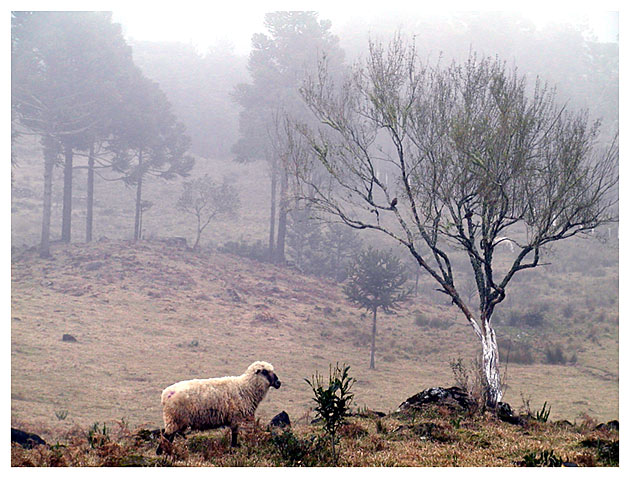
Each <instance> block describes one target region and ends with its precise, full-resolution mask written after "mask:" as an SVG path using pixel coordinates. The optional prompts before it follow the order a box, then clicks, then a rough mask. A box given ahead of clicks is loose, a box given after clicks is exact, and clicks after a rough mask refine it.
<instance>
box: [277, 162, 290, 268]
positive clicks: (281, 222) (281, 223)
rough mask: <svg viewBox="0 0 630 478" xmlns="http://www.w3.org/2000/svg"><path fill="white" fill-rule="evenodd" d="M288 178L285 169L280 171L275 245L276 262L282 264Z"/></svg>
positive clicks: (287, 205) (285, 230)
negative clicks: (278, 209)
mask: <svg viewBox="0 0 630 478" xmlns="http://www.w3.org/2000/svg"><path fill="white" fill-rule="evenodd" d="M288 185H289V178H288V176H287V172H286V170H285V169H284V168H283V169H282V170H281V171H280V211H279V213H278V240H277V245H276V254H275V256H276V260H275V262H276V264H284V244H285V239H286V235H287V214H288V212H289V211H288V210H289V204H288V198H287V188H288Z"/></svg>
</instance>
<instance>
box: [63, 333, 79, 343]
mask: <svg viewBox="0 0 630 478" xmlns="http://www.w3.org/2000/svg"><path fill="white" fill-rule="evenodd" d="M61 340H62V341H63V342H76V341H77V339H75V338H74V336H73V335H70V334H63V336H62V337H61Z"/></svg>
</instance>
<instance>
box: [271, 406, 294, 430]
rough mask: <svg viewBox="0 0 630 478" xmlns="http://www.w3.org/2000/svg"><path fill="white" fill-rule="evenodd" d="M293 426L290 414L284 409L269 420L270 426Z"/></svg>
mask: <svg viewBox="0 0 630 478" xmlns="http://www.w3.org/2000/svg"><path fill="white" fill-rule="evenodd" d="M290 426H291V420H290V419H289V414H288V413H287V412H285V411H284V410H283V411H281V412H280V413H278V414H277V415H276V416H275V417H273V418H272V419H271V421H270V422H269V427H270V428H285V427H290Z"/></svg>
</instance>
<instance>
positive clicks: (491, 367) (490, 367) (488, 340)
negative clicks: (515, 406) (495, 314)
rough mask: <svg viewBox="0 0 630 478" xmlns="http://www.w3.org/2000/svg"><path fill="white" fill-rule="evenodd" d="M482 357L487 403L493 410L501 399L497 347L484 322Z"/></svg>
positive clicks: (492, 331) (489, 329)
mask: <svg viewBox="0 0 630 478" xmlns="http://www.w3.org/2000/svg"><path fill="white" fill-rule="evenodd" d="M481 347H482V355H483V371H484V375H485V377H486V381H487V382H488V383H487V386H488V389H487V392H488V396H487V403H488V406H490V407H492V408H494V407H495V406H496V404H497V403H498V402H500V401H501V398H502V397H503V390H502V389H501V374H500V371H499V347H498V346H497V338H496V335H495V333H494V329H493V328H492V326H491V325H490V324H489V323H487V322H486V324H485V327H484V334H483V335H482V336H481Z"/></svg>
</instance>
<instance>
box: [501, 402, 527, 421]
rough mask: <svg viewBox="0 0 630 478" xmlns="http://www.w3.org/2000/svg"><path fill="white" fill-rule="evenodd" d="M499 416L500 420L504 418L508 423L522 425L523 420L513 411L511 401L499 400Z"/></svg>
mask: <svg viewBox="0 0 630 478" xmlns="http://www.w3.org/2000/svg"><path fill="white" fill-rule="evenodd" d="M496 412H497V417H498V418H499V420H502V421H504V422H507V423H511V424H513V425H522V424H523V420H522V419H521V418H520V417H519V416H518V415H514V412H513V411H512V407H510V404H509V403H505V402H499V403H497V408H496Z"/></svg>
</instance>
